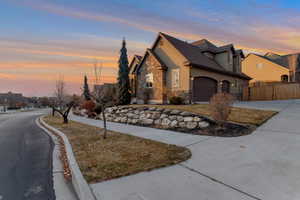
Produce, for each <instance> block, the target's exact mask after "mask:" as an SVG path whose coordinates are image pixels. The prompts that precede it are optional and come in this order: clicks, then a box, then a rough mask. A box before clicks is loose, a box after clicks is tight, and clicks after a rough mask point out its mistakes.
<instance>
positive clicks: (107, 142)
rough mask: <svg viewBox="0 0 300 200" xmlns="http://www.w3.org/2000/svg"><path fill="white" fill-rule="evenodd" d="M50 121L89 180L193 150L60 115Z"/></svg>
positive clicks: (170, 160)
mask: <svg viewBox="0 0 300 200" xmlns="http://www.w3.org/2000/svg"><path fill="white" fill-rule="evenodd" d="M44 120H45V122H46V123H48V124H49V125H51V126H53V127H55V128H57V129H59V130H60V131H62V132H63V133H65V135H66V136H67V137H68V139H69V141H70V143H71V145H72V148H73V151H74V154H75V157H76V160H77V162H78V164H79V167H80V170H81V172H82V173H83V176H84V177H85V179H86V180H87V181H88V182H89V183H95V182H101V181H104V180H109V179H113V178H117V177H121V176H126V175H130V174H134V173H138V172H142V171H148V170H151V169H155V168H159V167H164V166H168V165H172V164H176V163H179V162H182V161H185V160H187V159H188V158H190V156H191V152H190V151H189V150H188V149H187V148H184V147H178V146H175V145H168V144H164V143H160V142H156V141H152V140H147V139H143V138H139V137H135V136H131V135H127V134H121V133H117V132H112V131H109V132H108V137H107V139H103V137H102V134H101V133H102V129H100V128H97V127H94V126H88V125H85V124H81V123H78V122H74V121H70V122H69V124H62V119H61V118H59V117H52V116H47V117H45V118H44Z"/></svg>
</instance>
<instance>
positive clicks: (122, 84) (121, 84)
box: [118, 39, 131, 105]
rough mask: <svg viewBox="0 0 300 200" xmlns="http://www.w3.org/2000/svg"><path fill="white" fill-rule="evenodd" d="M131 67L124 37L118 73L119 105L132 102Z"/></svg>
mask: <svg viewBox="0 0 300 200" xmlns="http://www.w3.org/2000/svg"><path fill="white" fill-rule="evenodd" d="M129 91H130V85H129V69H128V58H127V49H126V42H125V39H123V42H122V48H121V50H120V59H119V74H118V103H119V105H126V104H130V98H131V94H130V92H129Z"/></svg>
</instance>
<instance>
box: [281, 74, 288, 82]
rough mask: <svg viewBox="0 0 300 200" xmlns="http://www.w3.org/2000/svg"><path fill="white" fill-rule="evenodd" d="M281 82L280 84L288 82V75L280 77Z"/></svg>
mask: <svg viewBox="0 0 300 200" xmlns="http://www.w3.org/2000/svg"><path fill="white" fill-rule="evenodd" d="M281 81H282V82H288V81H289V76H288V75H282V76H281Z"/></svg>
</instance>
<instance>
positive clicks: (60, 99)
mask: <svg viewBox="0 0 300 200" xmlns="http://www.w3.org/2000/svg"><path fill="white" fill-rule="evenodd" d="M65 85H66V84H65V81H64V79H63V77H59V79H58V80H57V81H56V85H55V91H54V95H55V101H54V102H53V104H52V115H54V113H55V112H57V113H59V114H60V115H61V116H62V117H63V123H64V124H67V123H68V122H69V119H68V116H69V113H70V111H71V109H72V107H73V105H74V102H73V101H72V99H71V98H70V97H69V96H68V95H67V92H66V88H65Z"/></svg>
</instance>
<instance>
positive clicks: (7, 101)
mask: <svg viewBox="0 0 300 200" xmlns="http://www.w3.org/2000/svg"><path fill="white" fill-rule="evenodd" d="M25 103H27V99H26V97H24V96H23V95H22V94H21V93H12V92H8V93H0V105H5V106H8V107H16V106H18V105H21V104H25Z"/></svg>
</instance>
